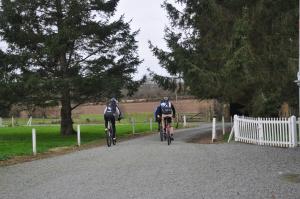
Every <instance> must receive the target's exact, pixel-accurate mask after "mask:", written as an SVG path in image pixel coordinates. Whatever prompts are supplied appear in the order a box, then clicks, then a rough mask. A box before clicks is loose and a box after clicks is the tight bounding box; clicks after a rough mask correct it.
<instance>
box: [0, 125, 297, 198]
mask: <svg viewBox="0 0 300 199" xmlns="http://www.w3.org/2000/svg"><path fill="white" fill-rule="evenodd" d="M209 129H210V125H201V126H200V127H199V128H193V129H184V130H178V131H176V133H175V141H174V142H172V144H171V145H170V146H168V145H167V143H166V142H160V141H159V136H158V134H155V135H151V136H146V137H142V138H138V139H133V140H129V141H124V142H120V143H117V145H116V146H113V147H110V148H108V147H106V146H103V147H97V148H93V149H89V150H82V151H78V152H75V153H72V154H66V155H61V156H57V157H53V158H48V159H43V160H37V161H32V162H27V163H22V164H17V165H13V166H6V167H0V198H1V199H44V198H47V199H48V198H49V199H50V198H51V199H101V198H103V199H119V198H124V199H128V198H157V199H160V198H163V199H174V198H175V199H177V198H178V199H184V198H189V199H191V198H195V199H199V198H205V199H206V198H211V199H219V198H220V199H221V198H222V199H223V198H228V199H234V198H243V199H244V198H246V199H248V198H249V199H256V198H262V199H267V198H270V199H279V198H282V199H300V175H299V174H300V147H298V148H295V149H285V148H272V147H265V146H256V145H249V144H243V143H235V142H231V143H230V144H227V143H224V144H193V143H187V142H185V140H187V139H190V138H191V137H193V136H196V135H197V134H199V133H203V132H204V131H207V130H209Z"/></svg>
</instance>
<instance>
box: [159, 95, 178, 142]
mask: <svg viewBox="0 0 300 199" xmlns="http://www.w3.org/2000/svg"><path fill="white" fill-rule="evenodd" d="M158 109H159V110H158V111H157V112H158V113H161V115H159V114H158V115H157V117H158V118H161V121H163V123H162V127H163V129H164V130H165V122H164V121H165V120H167V121H168V122H169V123H170V125H171V124H172V118H175V115H176V111H175V107H174V105H173V104H172V103H171V102H170V100H169V97H164V98H163V99H162V100H161V101H160V105H159V107H158ZM170 134H171V139H172V140H174V138H173V127H172V126H171V128H170Z"/></svg>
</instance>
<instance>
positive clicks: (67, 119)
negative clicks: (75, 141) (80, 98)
mask: <svg viewBox="0 0 300 199" xmlns="http://www.w3.org/2000/svg"><path fill="white" fill-rule="evenodd" d="M63 92H64V93H62V99H61V110H60V117H61V123H60V134H61V135H72V134H75V133H76V132H75V131H74V129H73V120H72V108H71V100H70V91H69V90H68V89H67V90H64V91H63Z"/></svg>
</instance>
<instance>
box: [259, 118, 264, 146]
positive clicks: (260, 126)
mask: <svg viewBox="0 0 300 199" xmlns="http://www.w3.org/2000/svg"><path fill="white" fill-rule="evenodd" d="M258 140H259V141H258V144H259V145H263V140H264V134H263V127H262V120H261V118H258Z"/></svg>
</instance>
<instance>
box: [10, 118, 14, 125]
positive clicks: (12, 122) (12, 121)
mask: <svg viewBox="0 0 300 199" xmlns="http://www.w3.org/2000/svg"><path fill="white" fill-rule="evenodd" d="M11 127H14V116H11Z"/></svg>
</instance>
